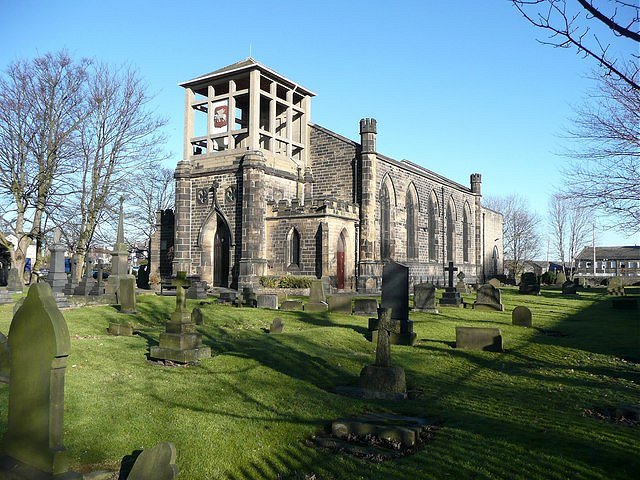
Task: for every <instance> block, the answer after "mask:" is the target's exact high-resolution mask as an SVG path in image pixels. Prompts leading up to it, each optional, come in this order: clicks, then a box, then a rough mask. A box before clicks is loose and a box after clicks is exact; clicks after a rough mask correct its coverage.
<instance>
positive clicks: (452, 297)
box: [440, 262, 464, 307]
mask: <svg viewBox="0 0 640 480" xmlns="http://www.w3.org/2000/svg"><path fill="white" fill-rule="evenodd" d="M457 270H458V267H454V266H453V262H449V266H448V267H445V269H444V271H445V272H448V273H449V285H448V286H447V287H446V288H445V289H444V293H443V294H442V298H441V299H440V305H441V306H443V307H463V306H464V304H463V303H462V298H461V297H460V292H458V290H457V289H456V287H454V286H453V274H454V273H455V272H456V271H457Z"/></svg>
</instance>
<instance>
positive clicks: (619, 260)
mask: <svg viewBox="0 0 640 480" xmlns="http://www.w3.org/2000/svg"><path fill="white" fill-rule="evenodd" d="M574 267H575V275H576V276H581V277H593V276H596V277H638V276H640V247H638V246H634V247H630V246H628V247H596V248H595V265H594V252H593V247H584V248H583V249H582V251H581V252H580V253H579V254H578V256H577V257H576V260H575V264H574Z"/></svg>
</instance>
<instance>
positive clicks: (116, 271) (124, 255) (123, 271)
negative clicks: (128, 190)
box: [106, 196, 129, 295]
mask: <svg viewBox="0 0 640 480" xmlns="http://www.w3.org/2000/svg"><path fill="white" fill-rule="evenodd" d="M119 200H120V215H119V216H118V233H117V235H116V242H115V243H114V244H113V251H112V252H111V275H109V280H108V282H107V287H106V293H108V294H111V295H114V294H116V293H117V291H118V288H119V287H120V277H122V276H125V275H129V262H128V259H129V252H128V246H127V244H126V243H125V241H124V197H123V196H121V197H120V199H119Z"/></svg>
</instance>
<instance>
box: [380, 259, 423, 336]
mask: <svg viewBox="0 0 640 480" xmlns="http://www.w3.org/2000/svg"><path fill="white" fill-rule="evenodd" d="M380 307H381V308H390V309H391V323H392V325H391V326H390V328H389V332H390V339H391V343H392V344H394V345H413V344H414V343H415V342H416V336H417V335H416V333H415V332H414V331H413V322H412V321H411V320H409V268H408V267H407V266H405V265H402V264H400V263H396V262H389V263H387V264H386V265H385V266H384V267H383V269H382V299H381V302H380ZM379 311H380V309H378V312H379ZM378 315H379V313H378ZM369 332H370V335H371V341H372V342H374V343H375V342H377V336H378V318H369Z"/></svg>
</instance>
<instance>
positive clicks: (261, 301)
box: [256, 293, 278, 310]
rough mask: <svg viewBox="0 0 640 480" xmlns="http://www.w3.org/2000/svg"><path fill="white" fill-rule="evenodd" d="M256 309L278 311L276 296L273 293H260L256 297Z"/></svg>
mask: <svg viewBox="0 0 640 480" xmlns="http://www.w3.org/2000/svg"><path fill="white" fill-rule="evenodd" d="M256 301H257V306H258V308H268V309H271V310H277V309H278V295H276V294H275V293H260V294H258V295H257V296H256Z"/></svg>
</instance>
